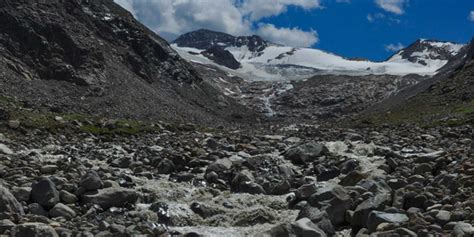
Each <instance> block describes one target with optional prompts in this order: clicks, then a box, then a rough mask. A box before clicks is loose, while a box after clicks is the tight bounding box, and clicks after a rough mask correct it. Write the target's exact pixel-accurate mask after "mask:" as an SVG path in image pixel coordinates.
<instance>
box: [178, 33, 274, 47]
mask: <svg viewBox="0 0 474 237" xmlns="http://www.w3.org/2000/svg"><path fill="white" fill-rule="evenodd" d="M173 43H174V44H177V46H178V47H189V48H196V49H201V50H207V49H210V48H212V47H214V46H216V45H217V46H219V47H222V48H227V47H242V46H247V47H248V48H249V50H250V51H252V52H260V51H262V50H264V49H265V48H266V47H267V46H268V45H269V44H270V43H269V42H268V41H266V40H264V39H262V38H261V37H260V36H258V35H251V36H233V35H230V34H226V33H222V32H217V31H212V30H208V29H199V30H196V31H192V32H189V33H186V34H183V35H181V36H179V37H178V38H177V39H176V40H174V41H173Z"/></svg>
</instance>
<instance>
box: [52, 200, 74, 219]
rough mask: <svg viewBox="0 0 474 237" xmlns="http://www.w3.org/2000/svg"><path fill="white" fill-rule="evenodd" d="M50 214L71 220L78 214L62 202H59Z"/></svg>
mask: <svg viewBox="0 0 474 237" xmlns="http://www.w3.org/2000/svg"><path fill="white" fill-rule="evenodd" d="M49 216H50V217H52V218H54V217H64V218H66V219H68V220H69V219H71V218H73V217H75V216H76V212H75V211H74V210H72V209H71V208H70V207H68V206H66V205H64V204H62V203H58V204H56V205H55V206H54V207H53V208H52V209H51V210H50V211H49Z"/></svg>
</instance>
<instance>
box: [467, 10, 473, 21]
mask: <svg viewBox="0 0 474 237" xmlns="http://www.w3.org/2000/svg"><path fill="white" fill-rule="evenodd" d="M467 18H468V19H469V20H470V21H474V11H471V12H469V16H468V17H467Z"/></svg>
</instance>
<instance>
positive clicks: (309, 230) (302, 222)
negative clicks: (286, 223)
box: [292, 218, 326, 237]
mask: <svg viewBox="0 0 474 237" xmlns="http://www.w3.org/2000/svg"><path fill="white" fill-rule="evenodd" d="M292 226H293V230H294V232H295V233H296V235H297V236H299V237H326V233H324V231H322V230H321V229H319V227H318V226H317V225H316V224H314V223H313V222H312V221H311V220H310V219H308V218H302V219H299V220H298V221H296V222H295V223H293V224H292Z"/></svg>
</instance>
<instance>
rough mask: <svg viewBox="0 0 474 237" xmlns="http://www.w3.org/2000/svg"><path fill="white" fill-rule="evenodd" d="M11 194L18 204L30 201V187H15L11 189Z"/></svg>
mask: <svg viewBox="0 0 474 237" xmlns="http://www.w3.org/2000/svg"><path fill="white" fill-rule="evenodd" d="M12 193H13V195H14V196H15V197H16V199H17V200H18V201H20V202H27V201H29V200H30V196H31V187H15V188H12Z"/></svg>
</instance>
